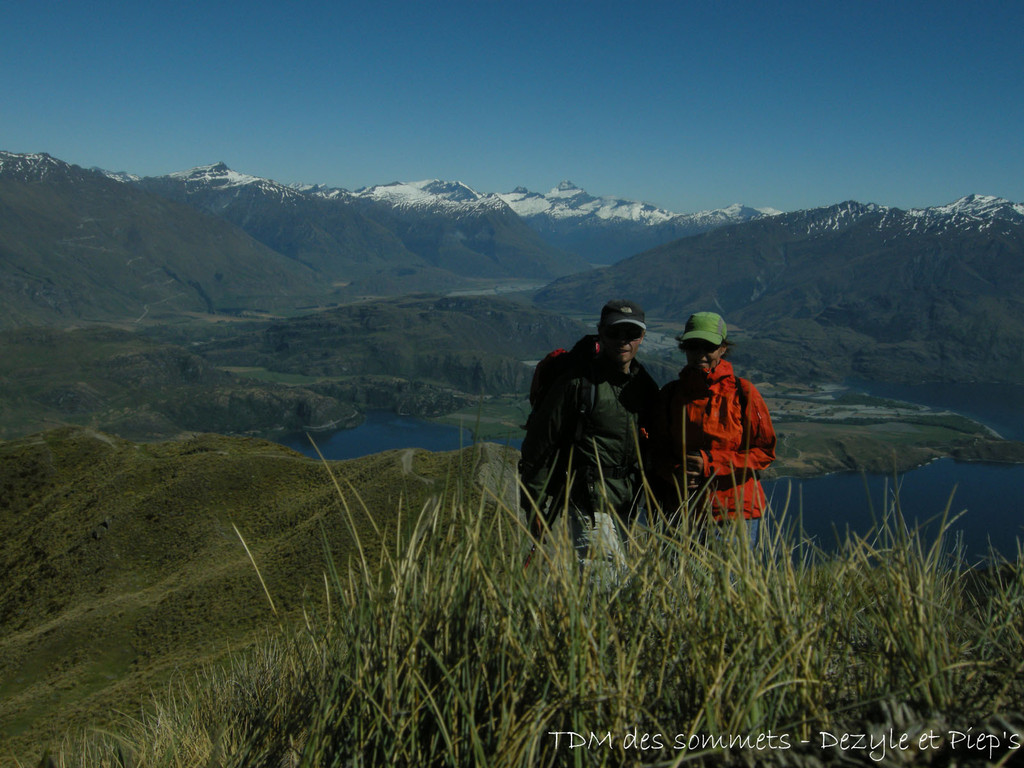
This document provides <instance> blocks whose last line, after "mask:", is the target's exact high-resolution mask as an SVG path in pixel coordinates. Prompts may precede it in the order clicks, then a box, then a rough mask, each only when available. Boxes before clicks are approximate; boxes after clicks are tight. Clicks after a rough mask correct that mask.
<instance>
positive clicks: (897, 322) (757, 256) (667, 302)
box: [536, 195, 1024, 381]
mask: <svg viewBox="0 0 1024 768" xmlns="http://www.w3.org/2000/svg"><path fill="white" fill-rule="evenodd" d="M604 296H627V297H630V298H633V299H635V300H637V301H639V302H640V303H641V304H643V305H644V307H645V309H646V310H647V312H648V317H650V318H652V319H654V320H656V321H661V322H668V323H682V322H683V321H684V320H685V318H686V317H687V316H688V315H689V314H690V313H691V312H693V311H697V310H703V309H710V310H715V311H719V312H721V313H722V314H723V315H724V316H725V318H726V320H727V321H728V322H729V323H730V325H731V326H733V327H735V329H736V334H735V336H736V338H737V339H738V340H739V341H740V345H739V347H737V349H736V352H735V354H736V355H737V356H738V357H741V358H742V359H743V360H744V361H745V362H747V363H748V364H749V365H752V366H756V367H758V368H760V369H762V370H763V371H765V372H767V373H768V374H769V375H772V376H786V377H790V378H792V377H796V378H815V377H822V376H825V377H832V378H837V377H844V376H851V375H858V376H865V377H871V378H874V379H878V380H902V381H921V380H936V381H938V380H947V381H955V380H959V381H1014V380H1018V381H1019V380H1020V378H1021V377H1022V376H1024V205H1021V204H1019V203H1012V202H1009V201H1006V200H1002V199H999V198H994V197H985V196H979V195H971V196H968V197H964V198H962V199H960V200H957V201H956V202H954V203H951V204H949V205H945V206H940V207H935V208H926V209H915V210H909V211H905V210H900V209H897V208H886V207H882V206H878V205H864V204H860V203H856V202H847V203H842V204H840V205H834V206H830V207H825V208H818V209H814V210H808V211H797V212H794V213H788V214H781V215H777V216H772V217H764V218H758V219H755V220H752V221H750V222H747V223H744V224H737V225H733V226H728V227H722V228H719V229H716V230H713V231H709V232H706V233H704V234H702V235H698V236H695V237H689V238H685V239H682V240H678V241H675V242H672V243H669V244H666V245H663V246H660V247H658V248H655V249H653V250H650V251H647V252H645V253H641V254H638V255H636V256H634V257H632V258H629V259H626V260H624V261H622V262H619V263H617V264H615V265H613V266H610V267H607V268H605V269H601V270H596V271H594V272H591V273H588V274H582V275H575V276H571V277H567V278H563V279H561V280H559V281H556V282H555V283H552V284H551V285H549V286H548V287H547V288H546V289H544V290H543V291H541V293H540V294H539V295H538V296H537V299H536V300H537V303H538V304H540V305H541V306H544V307H551V308H555V307H559V308H561V309H562V310H563V311H564V310H567V309H568V310H572V309H578V310H581V311H583V310H587V309H592V305H593V304H594V302H595V298H594V297H604Z"/></svg>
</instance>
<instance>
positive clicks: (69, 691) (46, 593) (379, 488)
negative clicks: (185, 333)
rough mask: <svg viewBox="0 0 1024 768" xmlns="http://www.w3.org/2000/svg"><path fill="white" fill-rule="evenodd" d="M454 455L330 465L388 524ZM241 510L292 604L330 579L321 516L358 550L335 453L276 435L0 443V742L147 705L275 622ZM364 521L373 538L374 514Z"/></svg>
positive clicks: (283, 600) (282, 602)
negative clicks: (326, 459) (313, 453)
mask: <svg viewBox="0 0 1024 768" xmlns="http://www.w3.org/2000/svg"><path fill="white" fill-rule="evenodd" d="M455 465H456V461H455V458H454V455H446V454H438V455H434V454H429V453H425V452H418V453H416V454H415V455H413V454H412V453H411V452H390V453H385V454H380V455H376V456H372V457H368V458H366V459H361V460H356V461H351V462H342V463H334V464H332V465H331V466H332V468H333V470H334V471H335V472H336V474H337V477H338V479H339V481H340V482H341V483H342V486H343V488H344V489H345V490H346V491H347V490H348V488H349V486H348V484H349V483H351V485H352V486H353V487H355V488H358V489H359V492H360V494H363V495H364V500H365V502H366V504H367V508H369V509H373V510H374V515H375V517H376V518H377V520H378V525H380V526H381V527H382V528H384V535H385V536H386V535H387V533H386V531H387V527H388V526H389V525H393V522H394V520H395V519H396V517H397V516H398V515H399V511H400V509H405V510H408V509H418V507H419V506H421V505H422V503H423V501H424V499H426V498H427V497H429V496H431V495H435V494H438V493H441V492H442V491H443V490H444V489H445V487H446V485H447V484H448V482H449V480H450V476H449V475H450V472H451V471H452V470H453V468H454V467H455ZM234 526H237V528H238V530H239V531H240V532H241V533H242V535H243V536H244V537H245V539H246V541H247V543H248V545H249V547H250V548H251V550H252V552H253V555H254V557H255V559H256V562H257V563H258V564H259V566H260V569H261V572H262V575H263V577H264V579H265V580H266V583H267V587H268V588H269V589H270V591H271V592H272V593H273V596H274V600H275V602H276V607H277V609H278V611H280V612H281V614H282V615H283V616H291V617H293V618H294V616H295V615H296V613H297V612H298V611H299V610H300V609H301V606H302V603H303V595H304V594H305V593H307V591H308V592H311V593H318V592H322V589H323V576H322V564H323V562H324V560H323V555H322V552H323V542H322V534H321V530H323V531H324V532H325V533H326V536H327V540H328V542H329V544H330V546H331V548H332V550H333V551H334V552H335V555H336V556H337V557H339V564H343V563H344V562H345V560H346V557H347V555H348V554H349V553H351V552H352V546H353V540H352V536H351V532H350V527H349V525H348V524H347V523H346V521H345V516H344V514H343V513H342V510H341V506H340V504H339V500H338V494H337V492H336V490H335V489H334V487H333V485H332V483H331V481H330V478H329V475H328V473H327V471H326V470H325V468H324V466H323V465H322V464H319V463H318V462H315V461H311V460H308V459H306V458H304V457H301V456H300V455H298V454H296V453H294V452H292V451H289V450H287V449H285V448H282V447H280V446H278V445H275V444H272V443H267V442H263V441H259V440H255V439H232V438H226V437H221V436H216V435H199V436H196V437H194V438H193V439H190V440H184V441H175V442H166V443H159V444H147V445H142V444H136V443H131V442H126V441H122V440H118V439H114V438H111V437H109V436H107V435H104V434H101V433H96V432H93V431H91V430H86V429H63V430H56V431H52V432H47V433H43V434H39V435H35V436H31V437H28V438H23V439H20V440H16V441H10V442H5V443H0V571H2V572H3V573H4V574H5V577H4V580H3V584H2V588H0V626H2V628H3V630H2V633H0V736H2V739H0V743H8V744H9V745H10V748H12V749H19V748H20V749H22V750H25V749H28V750H29V753H28V755H27V756H28V757H30V758H32V759H38V756H39V754H40V752H39V751H38V749H39V748H40V746H41V745H43V744H45V743H51V744H52V743H53V742H52V741H49V742H48V741H47V739H46V738H45V737H46V735H47V734H57V733H59V732H62V731H63V729H65V728H67V727H68V726H73V725H81V724H86V723H88V724H89V725H93V726H99V725H103V724H104V723H107V722H109V719H110V717H111V716H112V713H113V712H114V711H115V710H117V711H127V712H133V711H137V710H138V708H139V707H140V705H141V704H142V703H143V702H145V701H146V700H147V699H148V695H149V693H150V691H151V689H153V688H159V687H160V686H161V685H162V684H163V683H164V682H165V681H167V680H168V679H169V678H171V677H173V676H174V675H178V674H186V673H188V672H189V671H190V670H193V669H195V668H196V667H197V665H199V664H201V663H203V662H208V661H211V660H215V659H219V658H222V657H224V656H225V654H227V653H228V652H230V651H234V650H237V649H240V648H242V647H244V646H246V645H248V644H250V643H251V642H252V640H253V638H254V637H256V636H258V635H259V634H260V633H261V631H262V630H263V629H264V628H266V627H268V626H273V625H274V624H275V617H274V615H273V613H272V611H271V608H270V605H269V603H268V601H267V598H266V597H265V595H264V594H263V592H262V590H261V587H260V583H259V581H258V579H257V575H256V572H255V571H254V569H253V567H252V565H251V563H250V562H249V559H248V558H247V556H246V553H245V550H244V548H243V546H242V545H241V543H240V541H239V538H238V536H237V535H236V533H235V531H234ZM357 526H358V527H357V530H359V532H360V536H361V537H362V538H363V539H364V544H367V546H368V547H369V548H370V549H371V550H373V549H374V548H376V549H378V550H379V546H380V544H379V539H378V537H377V535H376V533H375V532H374V529H373V526H372V525H371V524H370V522H369V521H368V520H367V519H365V518H364V517H359V519H358V521H357ZM290 620H291V619H289V621H290ZM32 751H35V754H34V757H33V755H32V754H31V752H32ZM23 754H26V753H24V752H23ZM0 757H3V758H5V759H6V758H7V757H8V756H7V755H0Z"/></svg>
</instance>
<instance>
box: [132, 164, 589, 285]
mask: <svg viewBox="0 0 1024 768" xmlns="http://www.w3.org/2000/svg"><path fill="white" fill-rule="evenodd" d="M134 183H136V184H138V185H139V186H141V187H143V188H144V189H147V190H149V191H152V192H155V193H157V194H160V195H163V196H165V197H168V198H170V199H173V200H176V201H179V202H183V203H187V204H189V205H192V206H194V207H196V208H198V209H200V210H202V211H205V212H207V213H212V214H214V215H216V216H220V217H222V218H224V219H227V220H228V221H230V222H231V223H233V224H235V225H236V226H238V227H240V228H242V229H243V230H244V231H245V232H247V233H248V234H249V235H251V236H252V237H254V238H255V239H257V240H259V241H260V242H261V243H263V244H264V245H267V246H268V247H270V248H273V249H274V250H276V251H278V252H280V253H282V254H284V255H286V256H288V257H289V258H293V259H295V260H297V261H299V262H301V263H303V264H305V265H307V266H309V267H310V268H312V269H314V270H315V271H317V272H319V273H320V274H322V275H323V278H324V279H326V280H328V281H331V282H333V283H335V284H336V286H337V287H338V288H344V289H346V293H347V294H349V295H365V294H385V295H387V294H397V293H404V292H410V291H416V290H443V289H448V288H452V287H455V286H459V285H464V284H465V283H466V280H467V279H477V278H484V279H496V278H497V279H501V278H513V277H515V278H527V279H534V280H550V279H552V278H555V277H558V276H561V275H565V274H569V273H571V272H576V271H579V270H581V269H586V268H587V265H586V263H585V262H583V261H582V260H581V259H579V258H578V257H575V256H571V255H569V254H566V253H563V252H561V251H559V250H557V249H556V248H554V247H552V246H550V245H548V244H546V243H545V242H544V241H543V240H542V239H541V238H540V237H539V236H538V235H537V234H536V233H535V232H534V231H533V230H531V229H530V228H529V227H528V226H526V224H525V223H524V222H523V221H522V220H521V219H520V218H519V217H518V216H516V215H515V214H514V213H513V212H512V211H511V210H510V209H509V208H508V207H507V206H506V205H504V203H502V201H501V200H500V199H498V198H497V197H495V196H493V195H490V196H484V195H479V194H477V193H476V192H473V191H472V190H470V189H469V188H468V187H465V186H464V185H461V184H458V183H452V182H441V181H430V182H420V183H419V184H392V185H385V186H380V187H372V188H369V189H364V190H359V191H357V192H348V191H347V190H343V189H336V188H329V187H323V186H295V185H293V186H285V185H282V184H278V183H277V182H274V181H271V180H268V179H262V178H259V177H255V176H248V175H245V174H240V173H236V172H235V171H232V170H231V169H230V168H228V167H227V166H226V165H224V164H223V163H217V164H215V165H210V166H203V167H199V168H193V169H191V170H190V171H184V172H181V173H173V174H170V175H168V176H160V177H150V178H144V179H140V180H138V181H137V182H134Z"/></svg>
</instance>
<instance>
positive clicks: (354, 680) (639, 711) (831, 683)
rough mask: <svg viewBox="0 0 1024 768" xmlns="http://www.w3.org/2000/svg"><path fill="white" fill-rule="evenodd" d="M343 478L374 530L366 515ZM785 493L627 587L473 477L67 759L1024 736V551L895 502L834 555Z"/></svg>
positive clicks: (923, 751)
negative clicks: (760, 529)
mask: <svg viewBox="0 0 1024 768" xmlns="http://www.w3.org/2000/svg"><path fill="white" fill-rule="evenodd" d="M339 493H341V494H342V497H343V499H344V502H345V504H344V509H345V514H346V515H348V516H349V518H350V520H351V521H352V523H353V525H352V529H353V532H357V531H358V530H360V528H361V526H362V525H363V524H364V521H363V520H362V518H363V516H368V517H370V518H371V519H372V515H371V514H370V510H366V509H364V508H362V507H361V506H360V505H359V504H358V503H357V502H355V501H353V499H354V498H355V497H354V495H353V494H352V493H351V491H349V492H343V491H342V489H340V488H339ZM350 501H352V503H350ZM773 514H774V515H775V519H774V522H775V524H774V525H773V526H772V527H771V529H770V531H771V532H770V534H769V535H767V536H762V540H761V542H760V544H759V546H758V547H756V548H752V547H750V546H749V544H748V542H747V541H746V539H745V534H744V530H745V529H744V528H743V527H742V526H741V527H739V528H737V529H736V531H734V534H735V535H727V536H723V537H711V538H710V539H709V540H708V541H707V542H705V543H700V542H698V540H697V537H695V536H694V535H692V534H693V532H692V531H686V530H683V531H673V532H666V531H659V530H657V528H656V527H655V528H653V529H650V530H646V531H644V532H643V533H642V535H640V536H638V537H637V539H636V540H635V541H634V542H632V547H631V549H630V552H629V557H628V559H627V565H626V568H625V569H624V570H623V571H621V572H618V573H617V574H616V576H617V578H616V579H614V580H612V581H611V582H609V581H608V580H598V579H593V578H591V574H590V573H589V572H588V571H587V570H582V571H581V568H580V566H579V564H578V562H577V560H576V555H575V552H574V551H573V550H572V548H571V547H570V546H569V545H568V542H567V541H566V539H565V537H564V535H563V533H562V531H563V529H562V528H560V527H558V526H556V528H555V530H552V531H549V532H548V533H547V534H546V535H545V537H544V539H543V541H542V542H540V546H539V547H538V550H537V553H536V554H535V556H534V557H533V558H532V559H531V562H530V565H529V566H527V567H524V558H525V555H526V552H527V551H528V549H529V547H530V544H531V539H530V536H529V534H528V532H527V527H526V526H524V525H523V523H522V521H521V519H520V517H519V514H518V512H517V510H515V509H512V508H510V507H509V506H508V505H507V504H505V503H504V502H502V501H501V500H500V498H499V496H498V495H488V496H487V497H485V498H483V499H476V500H473V499H471V497H470V495H469V494H468V493H466V492H465V489H458V492H454V493H451V494H448V495H447V496H446V498H442V499H436V500H434V501H432V502H430V503H428V504H427V505H426V506H424V507H423V509H421V510H419V511H418V512H417V514H415V515H412V516H410V518H409V519H408V520H404V521H402V522H401V523H400V525H399V530H400V531H401V535H399V536H398V537H397V538H396V539H395V540H394V544H393V545H392V546H390V547H389V548H387V549H385V550H384V551H380V552H372V551H367V550H366V549H365V548H363V547H362V546H360V547H358V556H357V557H354V558H353V559H351V560H350V561H349V562H344V563H341V562H335V561H334V560H333V559H332V558H331V553H330V552H325V575H324V587H323V593H322V594H320V595H318V596H317V597H316V598H315V599H311V600H310V602H309V605H308V606H307V609H306V615H305V621H304V622H303V625H302V626H301V627H300V628H299V629H298V630H282V631H281V632H280V633H279V634H278V635H275V636H271V637H268V638H267V640H266V642H264V643H262V644H260V645H259V646H258V647H257V648H256V649H255V650H254V651H252V652H251V653H249V654H246V655H244V656H241V657H239V658H236V659H235V660H234V662H233V664H232V665H231V666H230V667H228V668H224V669H210V670H208V671H206V672H205V673H204V675H203V676H202V677H200V678H199V679H196V680H193V681H189V682H188V684H182V686H181V687H180V688H178V689H176V690H168V691H164V692H162V694H161V695H160V696H159V697H158V698H157V699H156V700H154V702H153V708H152V711H151V713H149V714H147V715H146V716H144V717H142V718H140V719H138V720H134V721H128V722H126V723H125V727H124V728H123V730H122V731H121V732H119V733H118V734H116V735H115V734H105V735H104V734H99V735H95V736H94V737H92V738H91V739H89V740H88V741H87V742H86V743H85V744H84V745H83V744H78V745H76V746H75V747H73V748H72V747H71V746H70V745H69V746H68V748H67V749H66V750H65V751H64V753H63V755H62V756H61V759H60V760H59V761H58V762H59V764H60V765H61V766H84V765H90V766H91V765H109V766H138V767H139V768H143V767H146V768H149V767H150V766H153V767H156V766H160V767H163V766H267V767H270V766H274V767H275V768H277V767H278V766H385V765H387V766H391V765H409V766H496V767H497V766H501V767H505V766H509V767H511V766H523V767H526V766H531V767H532V766H561V765H573V766H591V765H608V766H612V765H629V764H639V763H645V764H652V765H679V764H708V765H821V764H839V763H840V762H841V761H852V762H853V763H854V764H876V765H908V764H926V765H950V764H956V765H972V764H978V765H984V764H998V763H999V762H1000V761H1004V762H1005V761H1009V760H1011V759H1013V758H1014V757H1016V756H1017V755H1018V754H1022V755H1024V751H1018V750H1017V749H1016V748H1015V744H1014V741H1013V739H1014V736H1015V735H1016V737H1017V739H1018V740H1019V741H1018V742H1017V745H1018V746H1021V747H1022V748H1024V739H1021V737H1020V734H1024V724H1022V721H1021V713H1022V712H1024V636H1022V632H1024V570H1022V567H1021V564H1022V557H1021V553H1020V551H1018V556H1017V558H1016V561H1015V562H1013V563H1004V564H1002V565H1001V567H998V568H993V569H989V570H986V571H978V570H973V569H969V568H967V567H965V566H964V564H963V562H962V559H960V558H959V557H958V556H957V551H956V548H955V547H952V546H951V545H950V543H949V542H948V541H946V539H945V538H944V537H942V536H940V537H938V538H936V539H935V540H929V539H927V538H925V536H924V535H923V534H922V533H921V532H919V531H917V530H914V529H910V528H908V527H907V525H906V524H905V522H904V521H903V520H902V518H901V516H900V509H899V502H898V499H896V500H894V501H893V503H892V506H891V507H890V508H889V509H887V510H884V512H883V514H882V522H881V524H880V528H879V531H878V532H877V533H876V534H874V535H873V536H872V537H871V538H870V539H866V538H859V537H856V536H848V537H847V539H846V540H845V542H844V543H843V544H842V546H841V547H839V548H838V550H836V551H834V552H831V553H825V552H823V551H820V550H818V549H816V548H815V547H814V546H813V545H812V544H811V543H808V542H806V541H803V540H802V539H801V536H800V534H799V531H798V530H796V529H794V526H791V525H786V524H780V522H783V519H784V517H785V514H786V510H785V509H779V510H775V512H774V513H773ZM944 529H945V526H944ZM670 534H671V535H670ZM257 565H258V564H257ZM844 734H845V735H847V736H848V740H847V742H845V744H846V748H843V747H841V746H840V737H841V736H843V735H844ZM858 734H864V741H863V746H864V748H863V749H860V748H857V747H855V746H853V745H854V742H855V741H857V740H856V739H855V738H854V737H855V736H856V735H858ZM957 734H963V736H958V735H957ZM986 734H988V736H986ZM883 737H885V738H886V739H888V741H886V740H883ZM972 737H973V742H972V740H971V739H972ZM990 738H991V739H997V740H998V741H999V743H998V744H995V743H994V742H993V741H989V740H988V739H990ZM979 739H981V741H982V743H981V744H980V745H979ZM833 741H834V742H835V743H833ZM857 743H858V744H859V743H861V742H859V741H857Z"/></svg>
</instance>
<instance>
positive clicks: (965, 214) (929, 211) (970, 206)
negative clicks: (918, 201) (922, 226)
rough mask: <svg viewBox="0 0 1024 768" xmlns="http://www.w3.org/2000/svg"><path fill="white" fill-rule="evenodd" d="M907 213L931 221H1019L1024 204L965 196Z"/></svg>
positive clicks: (977, 196) (1022, 214) (981, 196)
mask: <svg viewBox="0 0 1024 768" xmlns="http://www.w3.org/2000/svg"><path fill="white" fill-rule="evenodd" d="M908 213H909V214H910V215H911V216H918V217H923V218H931V219H934V218H940V217H949V218H951V219H953V220H961V221H963V220H989V219H1005V220H1009V221H1021V220H1022V219H1024V204H1021V203H1011V202H1010V201H1009V200H1004V199H1003V198H1001V197H993V196H992V195H967V196H966V197H961V198H960V199H959V200H957V201H955V202H952V203H949V204H948V205H940V206H935V207H933V208H914V209H911V210H910V211H908Z"/></svg>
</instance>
